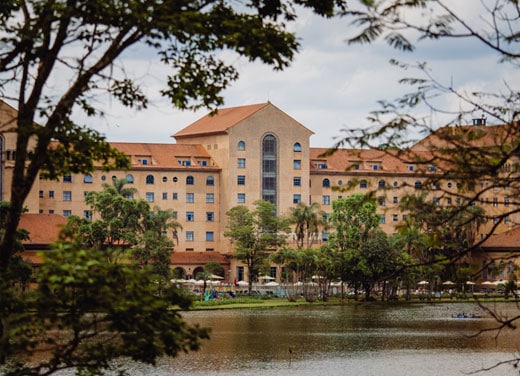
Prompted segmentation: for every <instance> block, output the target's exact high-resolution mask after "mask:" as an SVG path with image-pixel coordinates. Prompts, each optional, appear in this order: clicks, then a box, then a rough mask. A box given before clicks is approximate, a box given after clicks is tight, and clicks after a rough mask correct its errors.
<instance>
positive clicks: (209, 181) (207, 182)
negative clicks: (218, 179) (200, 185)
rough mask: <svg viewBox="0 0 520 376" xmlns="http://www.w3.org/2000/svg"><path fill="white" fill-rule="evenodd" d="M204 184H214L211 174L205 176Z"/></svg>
mask: <svg viewBox="0 0 520 376" xmlns="http://www.w3.org/2000/svg"><path fill="white" fill-rule="evenodd" d="M206 185H215V179H214V178H213V176H208V177H207V178H206Z"/></svg>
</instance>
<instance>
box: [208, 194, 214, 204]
mask: <svg viewBox="0 0 520 376" xmlns="http://www.w3.org/2000/svg"><path fill="white" fill-rule="evenodd" d="M214 202H215V194H214V193H206V203H207V204H213V203H214Z"/></svg>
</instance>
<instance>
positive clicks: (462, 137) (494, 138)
mask: <svg viewBox="0 0 520 376" xmlns="http://www.w3.org/2000/svg"><path fill="white" fill-rule="evenodd" d="M516 132H518V131H517V130H516V129H514V127H511V126H509V125H504V124H500V125H460V126H453V127H444V128H441V129H439V130H437V131H436V132H434V133H432V134H431V135H429V136H427V137H425V138H423V139H422V140H420V141H419V142H417V143H416V144H415V145H414V146H413V147H412V150H413V151H420V150H432V149H435V148H449V149H451V148H455V147H457V148H464V147H478V148H482V147H496V146H497V145H502V144H504V142H507V141H508V140H509V141H511V140H512V137H513V136H515V135H516Z"/></svg>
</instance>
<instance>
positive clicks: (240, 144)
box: [237, 141, 302, 153]
mask: <svg viewBox="0 0 520 376" xmlns="http://www.w3.org/2000/svg"><path fill="white" fill-rule="evenodd" d="M237 149H238V150H240V151H244V150H246V143H245V141H238V143H237ZM293 151H294V152H297V153H299V152H301V151H302V144H300V143H299V142H295V143H294V144H293Z"/></svg>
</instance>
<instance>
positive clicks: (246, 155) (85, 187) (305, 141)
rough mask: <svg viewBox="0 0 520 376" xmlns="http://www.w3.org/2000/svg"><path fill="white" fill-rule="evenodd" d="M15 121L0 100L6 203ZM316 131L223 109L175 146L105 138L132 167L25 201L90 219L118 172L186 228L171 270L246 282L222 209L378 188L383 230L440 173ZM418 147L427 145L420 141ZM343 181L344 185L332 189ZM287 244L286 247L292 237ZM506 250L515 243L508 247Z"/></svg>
mask: <svg viewBox="0 0 520 376" xmlns="http://www.w3.org/2000/svg"><path fill="white" fill-rule="evenodd" d="M15 119H16V110H15V109H13V108H12V107H10V106H8V105H7V104H5V103H2V102H0V151H1V154H0V155H1V164H0V166H1V167H0V199H1V200H4V201H9V198H10V190H11V187H10V181H11V176H12V168H13V166H14V156H15V153H16V133H15V131H16V127H15V125H16V122H15ZM313 134H314V132H313V131H312V130H310V129H308V128H306V127H305V126H304V125H303V124H301V123H299V122H298V121H297V120H295V119H293V118H292V117H291V116H289V115H288V114H286V113H285V112H283V111H282V110H280V109H279V108H277V107H276V106H275V105H273V104H272V103H260V104H254V105H246V106H240V107H233V108H224V109H220V110H219V111H218V113H217V114H216V115H207V116H204V117H202V118H201V119H199V120H197V121H196V122H194V123H192V124H191V125H188V126H187V127H186V128H184V129H182V130H180V131H179V132H177V133H175V134H174V135H173V136H172V137H173V138H174V139H175V143H173V142H172V143H163V144H158V143H144V142H143V143H128V142H110V144H111V146H113V147H115V148H117V149H118V150H119V151H121V152H123V153H124V154H126V155H127V156H128V157H129V159H130V163H131V167H130V169H129V170H127V171H111V172H104V171H102V170H101V169H99V170H96V171H94V172H93V173H92V174H89V175H69V176H64V177H62V178H61V181H59V182H58V181H49V180H44V179H39V180H37V181H36V182H35V184H34V186H33V189H32V191H31V194H30V196H29V197H28V199H27V201H26V206H27V208H28V212H29V213H32V214H33V215H34V214H43V215H59V216H63V217H68V216H70V215H76V216H80V217H86V218H92V216H93V214H92V212H91V210H90V208H89V207H88V206H87V205H86V204H85V195H86V194H87V193H88V192H91V191H100V190H102V187H103V184H105V183H108V184H111V181H112V180H113V179H123V178H124V179H126V180H127V182H128V186H131V187H133V188H135V189H136V190H137V193H136V194H135V198H142V199H145V200H147V201H148V202H149V203H150V206H151V207H152V208H153V207H155V206H157V207H159V208H160V209H163V210H166V209H168V210H172V211H173V213H174V217H175V219H176V220H177V222H179V224H180V225H181V226H182V231H179V232H173V231H171V232H170V233H167V234H165V236H168V237H169V238H171V239H172V240H173V241H174V243H175V249H174V252H173V253H172V268H174V269H176V270H177V271H178V274H179V276H181V277H185V278H188V277H194V276H196V275H197V273H198V272H199V271H201V270H202V268H203V266H204V264H205V263H207V262H209V261H217V262H219V263H220V264H221V265H222V266H223V268H224V270H225V280H226V281H232V280H235V279H236V280H248V276H247V273H246V271H245V268H244V266H243V265H241V264H240V263H239V262H237V260H234V259H233V258H232V253H233V246H232V244H231V243H230V241H229V240H228V239H227V238H226V237H224V232H225V231H226V230H227V217H226V212H227V211H228V210H230V209H231V208H232V207H234V206H237V205H246V206H248V207H253V203H254V202H255V201H257V200H267V201H270V202H273V203H274V204H275V205H276V208H277V213H278V214H280V215H284V214H288V213H289V210H290V208H292V207H295V206H296V205H297V204H298V203H300V202H303V203H306V204H311V203H318V204H320V206H321V209H322V210H323V211H325V212H326V213H328V214H330V213H331V211H332V202H333V201H334V200H335V199H338V198H341V197H346V196H348V195H350V194H352V193H356V192H362V193H368V192H375V196H376V199H377V203H378V213H379V214H380V216H381V228H382V229H383V230H384V231H385V232H386V233H388V234H394V233H395V232H396V226H397V225H399V224H401V223H403V221H404V220H405V219H406V215H407V213H403V212H401V211H400V209H399V203H400V201H401V198H402V197H403V196H405V195H407V194H410V193H413V192H414V191H415V190H417V189H418V188H420V187H421V185H422V183H423V182H424V181H426V180H427V179H429V178H431V177H433V176H435V174H437V173H438V172H437V171H436V169H435V167H433V166H422V167H423V168H417V165H415V164H412V163H406V162H404V161H403V160H401V159H400V158H398V157H397V156H396V155H392V154H389V153H388V152H384V151H380V150H353V149H339V150H337V151H336V152H335V153H333V154H332V155H328V156H324V153H325V152H326V151H327V148H316V147H311V146H310V137H311V136H312V135H313ZM416 152H417V153H421V152H424V153H427V152H429V151H428V150H427V148H424V144H418V146H417V148H416ZM442 184H444V185H445V187H444V189H448V190H449V189H453V192H455V191H456V189H457V188H456V184H455V183H454V182H450V181H444V182H443V183H442ZM482 184H487V183H485V182H483V183H482ZM452 186H453V188H451V187H452ZM345 187H349V188H350V189H349V190H341V189H335V188H345ZM487 192H488V193H487V196H486V197H481V202H480V203H479V204H482V205H483V206H485V210H486V211H487V212H488V213H489V215H490V217H492V216H493V212H496V213H497V214H498V213H501V212H503V210H504V206H505V205H507V206H508V208H507V209H508V210H511V208H510V205H513V203H512V202H509V198H508V191H507V187H498V188H497V189H496V190H495V189H490V190H489V191H487ZM428 194H429V195H430V196H431V197H432V200H439V203H440V204H446V205H450V204H455V202H452V201H451V200H455V198H451V197H449V198H448V197H444V196H441V195H439V197H436V192H435V190H432V191H431V192H429V193H428ZM441 200H443V201H442V202H441ZM448 200H449V201H448ZM94 215H95V214H94ZM519 220H520V218H508V219H507V221H503V222H501V223H500V224H499V225H498V227H497V229H496V230H495V232H496V233H497V234H501V233H509V232H510V231H513V230H514V229H515V226H516V224H517V223H520V222H519ZM491 225H492V224H491V223H490V224H489V226H485V228H483V229H482V233H481V234H479V236H484V234H485V233H486V231H488V230H489V228H490V226H491ZM328 235H329V234H328V232H326V231H323V232H322V233H320V236H319V240H318V243H320V244H321V243H323V242H326V241H327V238H328ZM288 241H289V244H291V242H293V237H291V236H289V239H288ZM318 245H319V244H318ZM508 252H509V253H508V254H511V252H513V253H514V252H516V249H513V250H512V249H510V248H508ZM490 255H491V253H488V254H480V256H478V259H477V258H476V259H475V260H470V261H471V262H474V263H477V264H480V263H482V262H483V261H482V259H483V258H484V259H485V258H489V257H491V256H490ZM504 257H505V254H504ZM271 276H272V277H273V278H276V279H279V278H280V270H279V268H278V267H275V266H273V267H272V268H271Z"/></svg>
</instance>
